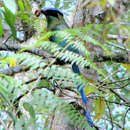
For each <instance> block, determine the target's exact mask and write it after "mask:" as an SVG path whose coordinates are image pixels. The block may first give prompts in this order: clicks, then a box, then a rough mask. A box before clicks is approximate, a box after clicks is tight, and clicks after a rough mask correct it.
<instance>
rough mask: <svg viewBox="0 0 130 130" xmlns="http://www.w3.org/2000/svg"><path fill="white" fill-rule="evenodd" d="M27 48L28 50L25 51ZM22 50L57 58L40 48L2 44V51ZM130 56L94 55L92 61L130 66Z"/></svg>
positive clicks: (116, 54)
mask: <svg viewBox="0 0 130 130" xmlns="http://www.w3.org/2000/svg"><path fill="white" fill-rule="evenodd" d="M25 48H26V49H25ZM21 49H25V50H24V51H25V52H28V53H32V54H35V55H38V56H43V57H44V58H48V57H49V58H55V57H54V56H53V55H51V54H48V52H46V51H43V50H42V49H39V48H27V46H22V45H19V44H10V43H8V44H6V45H5V44H1V43H0V50H10V51H20V50H21ZM128 57H129V56H128V54H126V53H114V52H113V53H112V54H111V55H110V56H106V55H105V54H96V53H93V54H92V60H93V61H94V62H106V61H113V62H117V63H126V64H130V60H129V58H128Z"/></svg>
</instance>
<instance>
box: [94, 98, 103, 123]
mask: <svg viewBox="0 0 130 130" xmlns="http://www.w3.org/2000/svg"><path fill="white" fill-rule="evenodd" d="M104 113H105V101H104V99H103V98H97V99H96V100H95V115H96V119H97V121H99V120H100V119H101V118H102V116H103V115H104Z"/></svg>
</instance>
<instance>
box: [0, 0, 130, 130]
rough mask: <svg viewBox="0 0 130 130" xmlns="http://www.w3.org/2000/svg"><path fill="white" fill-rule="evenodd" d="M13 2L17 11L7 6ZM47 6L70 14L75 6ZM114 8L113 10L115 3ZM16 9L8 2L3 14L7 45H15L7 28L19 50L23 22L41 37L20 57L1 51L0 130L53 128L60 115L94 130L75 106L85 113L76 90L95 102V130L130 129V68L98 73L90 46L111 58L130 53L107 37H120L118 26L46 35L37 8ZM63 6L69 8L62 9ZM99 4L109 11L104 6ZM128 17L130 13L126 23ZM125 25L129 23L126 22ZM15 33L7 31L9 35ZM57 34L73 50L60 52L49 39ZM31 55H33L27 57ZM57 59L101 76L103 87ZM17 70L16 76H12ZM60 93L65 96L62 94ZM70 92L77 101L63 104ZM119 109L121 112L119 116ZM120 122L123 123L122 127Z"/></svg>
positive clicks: (108, 66) (22, 1) (21, 0)
mask: <svg viewBox="0 0 130 130" xmlns="http://www.w3.org/2000/svg"><path fill="white" fill-rule="evenodd" d="M10 1H11V2H12V7H10V6H9V4H8V2H10ZM48 2H50V3H52V4H53V5H54V6H55V7H57V8H61V9H66V10H67V11H70V10H69V6H72V4H73V3H75V1H72V0H71V2H70V1H69V0H64V1H63V3H61V1H60V0H57V1H56V2H55V3H54V2H53V1H51V0H50V1H48ZM109 3H110V4H111V5H112V6H113V5H114V3H113V0H111V1H109ZM17 4H18V5H16V3H15V1H14V0H7V1H6V0H3V7H1V8H0V36H1V38H2V44H5V46H7V45H6V42H10V41H8V38H7V40H5V39H4V38H5V37H4V32H6V31H7V30H6V31H5V30H4V25H8V26H9V27H10V29H11V31H12V32H11V36H12V35H13V37H14V39H11V41H13V42H17V43H18V44H19V40H18V37H17V34H18V32H19V31H17V29H16V28H17V27H16V26H17V24H16V22H17V20H21V21H24V22H26V23H27V24H29V25H30V26H31V27H34V28H35V30H36V31H37V32H36V34H35V35H36V36H35V35H34V37H35V38H34V39H37V40H36V42H35V43H32V44H31V45H29V44H28V41H26V42H25V43H26V45H24V43H21V44H23V47H21V49H20V51H17V49H16V50H13V49H12V50H11V49H10V48H8V47H7V49H5V50H7V51H3V50H4V49H3V50H2V49H1V48H0V129H3V128H4V129H6V128H7V127H9V128H11V127H13V128H14V129H16V130H18V129H21V128H23V127H24V128H25V129H31V128H32V129H44V128H48V127H49V123H48V122H47V120H48V118H49V116H52V114H53V115H55V114H57V113H62V114H63V115H65V117H67V123H68V124H72V125H74V127H75V128H77V127H79V128H81V129H83V128H87V129H92V128H90V127H89V126H88V124H87V122H86V119H85V116H84V114H83V113H81V112H80V111H79V109H77V108H76V107H75V106H74V105H72V104H71V102H73V101H74V102H76V104H78V105H80V106H81V107H82V108H84V107H83V106H82V104H79V103H77V100H78V102H80V99H81V97H80V96H79V94H78V92H77V90H76V87H77V85H80V86H81V87H84V88H85V94H86V96H87V97H88V99H92V100H93V101H92V105H91V106H90V109H91V111H93V112H92V113H91V115H92V117H93V119H94V121H95V124H98V125H99V126H102V125H101V124H102V123H104V122H105V123H106V124H105V126H104V127H105V128H106V129H107V128H110V126H114V127H115V128H117V129H118V128H120V129H121V128H124V127H125V123H126V122H127V123H126V127H128V125H127V124H128V116H129V115H128V114H127V113H128V111H129V101H128V100H129V97H128V96H127V95H128V94H129V92H128V89H129V88H128V87H129V84H130V79H129V77H128V70H129V64H125V63H123V64H122V63H114V62H113V61H112V60H110V61H107V62H102V63H101V65H100V68H99V67H98V65H97V64H96V63H95V62H94V60H93V57H92V54H93V53H94V52H93V51H91V50H89V49H88V48H87V47H88V46H89V44H91V45H93V46H98V47H100V49H101V50H102V51H103V52H105V56H110V57H112V52H120V53H126V52H129V47H128V46H126V48H125V47H124V45H122V44H123V43H121V42H118V40H117V39H113V38H112V39H108V35H111V36H115V35H116V36H118V29H119V28H118V27H117V24H116V23H110V24H96V25H95V24H89V25H87V26H85V27H81V28H75V29H67V30H64V31H57V32H47V31H46V24H47V23H46V20H45V18H43V17H36V16H35V15H34V14H33V13H32V12H31V9H32V5H31V4H32V3H31V2H30V1H29V0H18V3H17ZM62 4H63V5H64V6H61V5H62ZM85 4H86V3H85ZM100 4H101V5H102V6H105V5H104V4H103V3H100ZM42 5H45V1H43V2H42ZM17 6H18V7H19V10H18V9H17V8H18V7H17ZM91 6H92V5H91ZM71 11H72V10H71ZM127 13H128V12H126V13H125V15H126V17H127V15H128V14H127ZM122 21H124V22H125V21H126V23H127V22H128V21H127V20H126V19H125V20H124V19H123V18H122ZM5 22H6V23H5ZM10 29H9V30H8V31H7V32H9V34H10ZM22 29H23V28H22ZM104 30H105V31H104ZM120 31H121V36H122V37H128V35H129V33H128V26H124V25H123V24H120ZM20 33H22V31H21V32H20ZM54 34H56V35H57V36H58V37H59V38H60V41H63V40H65V41H66V42H68V45H67V46H66V47H65V48H61V47H59V46H58V43H53V42H50V41H49V40H48V39H49V37H50V36H52V35H54ZM24 35H25V34H24ZM37 35H38V36H37ZM9 38H10V37H9ZM34 39H33V40H34ZM128 42H129V39H128V38H126V44H128ZM0 45H1V44H0ZM70 45H71V46H72V48H73V49H78V50H79V51H80V53H81V54H82V55H78V54H76V53H73V52H70V51H68V50H67V47H68V46H70ZM16 48H17V47H16ZM33 49H40V51H42V52H45V53H46V54H49V56H50V57H49V56H47V57H46V56H44V55H40V56H39V55H37V54H38V53H37V54H36V53H33V51H32V50H33ZM9 50H10V51H12V52H15V53H12V52H10V51H9ZM28 50H29V52H27V51H28ZM61 50H62V51H61ZM58 58H60V59H62V60H64V61H65V62H67V63H71V64H74V63H76V64H77V65H79V66H80V69H81V70H82V69H84V68H88V67H90V68H91V69H93V70H94V71H96V72H97V73H98V74H99V76H98V78H99V79H98V80H99V81H98V80H95V79H91V80H90V79H89V78H85V75H84V74H83V75H82V76H79V75H76V74H74V73H73V72H72V71H71V67H70V66H67V65H61V66H60V65H56V64H55V61H56V59H58ZM19 66H20V67H21V68H22V69H20V71H19V69H17V67H19ZM15 68H16V70H15ZM13 69H14V70H15V71H14V73H10V71H12V70H13ZM17 72H19V73H20V74H21V75H19V73H18V74H17ZM57 90H58V92H59V91H60V92H59V93H58V94H57ZM66 90H67V91H68V93H70V94H71V93H74V94H72V95H73V96H68V97H69V99H70V100H66V99H64V97H65V95H67V93H65V92H64V91H66ZM68 97H67V98H68ZM87 107H89V106H87ZM117 108H120V109H119V110H120V111H119V110H117ZM112 110H113V114H112ZM9 117H10V118H9ZM119 120H121V123H120V124H119V123H118V122H119ZM102 127H103V126H102ZM126 129H127V128H126Z"/></svg>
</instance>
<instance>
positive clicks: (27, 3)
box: [23, 0, 31, 11]
mask: <svg viewBox="0 0 130 130" xmlns="http://www.w3.org/2000/svg"><path fill="white" fill-rule="evenodd" d="M23 2H24V7H25V9H27V10H28V11H31V5H30V3H29V1H28V0H23Z"/></svg>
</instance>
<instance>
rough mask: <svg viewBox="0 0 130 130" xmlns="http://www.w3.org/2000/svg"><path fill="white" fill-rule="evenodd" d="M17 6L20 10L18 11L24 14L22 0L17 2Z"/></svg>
mask: <svg viewBox="0 0 130 130" xmlns="http://www.w3.org/2000/svg"><path fill="white" fill-rule="evenodd" d="M18 5H19V8H20V11H21V12H24V5H23V1H22V0H18Z"/></svg>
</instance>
